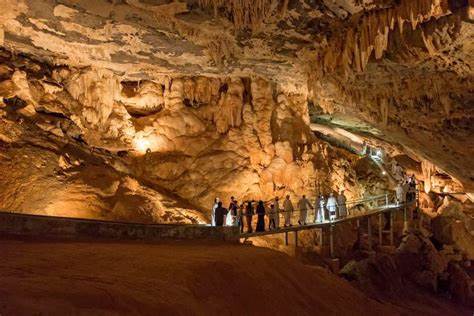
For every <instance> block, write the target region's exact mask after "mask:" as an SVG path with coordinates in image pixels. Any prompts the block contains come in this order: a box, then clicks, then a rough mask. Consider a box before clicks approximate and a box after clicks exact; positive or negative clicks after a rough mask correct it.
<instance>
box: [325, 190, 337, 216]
mask: <svg viewBox="0 0 474 316" xmlns="http://www.w3.org/2000/svg"><path fill="white" fill-rule="evenodd" d="M336 205H337V201H336V198H335V197H334V194H333V193H331V194H330V195H329V198H328V202H327V204H326V207H327V209H328V211H329V220H331V221H333V220H335V219H336Z"/></svg>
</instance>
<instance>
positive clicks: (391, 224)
mask: <svg viewBox="0 0 474 316" xmlns="http://www.w3.org/2000/svg"><path fill="white" fill-rule="evenodd" d="M390 246H393V212H392V211H390Z"/></svg>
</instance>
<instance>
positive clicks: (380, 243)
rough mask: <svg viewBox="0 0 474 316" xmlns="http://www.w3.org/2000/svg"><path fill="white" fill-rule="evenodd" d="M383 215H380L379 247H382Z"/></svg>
mask: <svg viewBox="0 0 474 316" xmlns="http://www.w3.org/2000/svg"><path fill="white" fill-rule="evenodd" d="M382 229H383V224H382V213H379V245H380V246H382Z"/></svg>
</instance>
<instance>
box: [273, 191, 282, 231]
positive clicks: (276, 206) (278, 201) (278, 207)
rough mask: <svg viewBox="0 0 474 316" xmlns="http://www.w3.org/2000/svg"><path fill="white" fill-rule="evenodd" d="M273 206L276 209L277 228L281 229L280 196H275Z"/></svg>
mask: <svg viewBox="0 0 474 316" xmlns="http://www.w3.org/2000/svg"><path fill="white" fill-rule="evenodd" d="M273 205H274V207H275V211H274V212H275V228H276V229H278V228H280V199H279V198H278V196H275V200H274V201H273Z"/></svg>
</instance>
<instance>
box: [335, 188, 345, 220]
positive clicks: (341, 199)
mask: <svg viewBox="0 0 474 316" xmlns="http://www.w3.org/2000/svg"><path fill="white" fill-rule="evenodd" d="M346 203H347V199H346V196H345V195H344V190H341V192H339V195H338V196H337V208H338V209H339V216H340V217H341V218H344V217H346V216H347V205H346Z"/></svg>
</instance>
